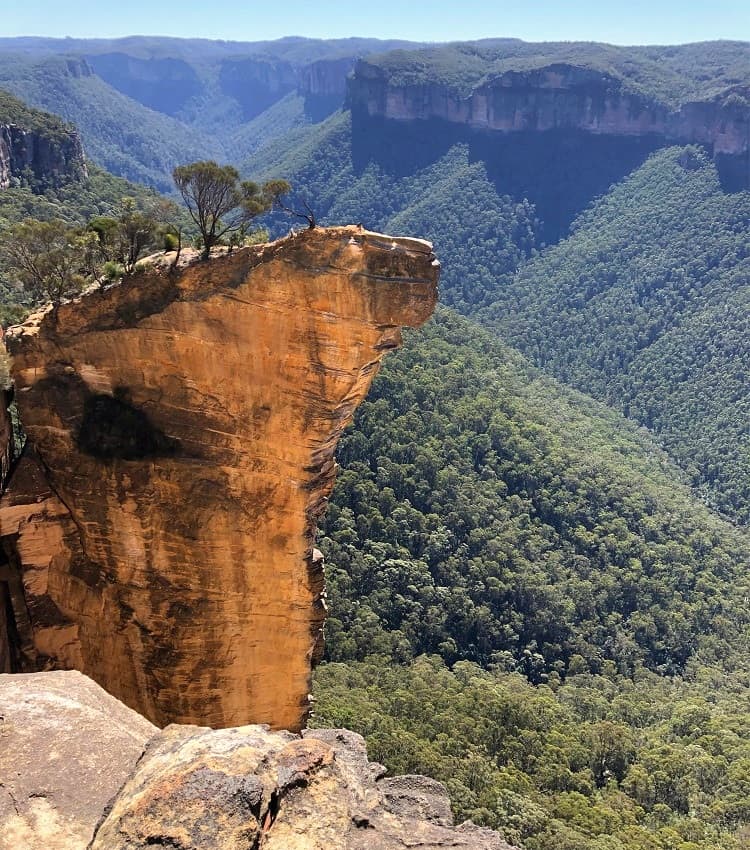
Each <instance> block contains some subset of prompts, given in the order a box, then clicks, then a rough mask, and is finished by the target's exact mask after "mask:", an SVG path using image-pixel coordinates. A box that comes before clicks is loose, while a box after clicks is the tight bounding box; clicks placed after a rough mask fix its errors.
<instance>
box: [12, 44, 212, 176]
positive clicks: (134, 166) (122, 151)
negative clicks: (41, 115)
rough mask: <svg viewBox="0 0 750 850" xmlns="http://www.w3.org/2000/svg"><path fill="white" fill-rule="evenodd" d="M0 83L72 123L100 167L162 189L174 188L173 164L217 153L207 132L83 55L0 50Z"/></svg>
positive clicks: (27, 100)
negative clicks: (36, 55) (29, 56)
mask: <svg viewBox="0 0 750 850" xmlns="http://www.w3.org/2000/svg"><path fill="white" fill-rule="evenodd" d="M0 86H2V87H3V88H6V89H8V90H9V91H10V92H12V93H13V94H14V95H16V97H19V98H21V99H22V100H23V101H25V102H26V103H27V104H30V105H31V106H34V107H36V108H37V109H45V110H49V111H51V112H55V113H57V114H59V115H61V116H62V117H63V118H64V119H65V120H66V121H70V122H72V123H73V124H75V125H76V127H77V128H78V130H79V132H80V134H81V138H82V140H83V145H84V149H85V151H86V153H87V155H88V156H89V157H91V158H92V159H93V160H94V161H95V162H96V163H97V164H99V165H100V166H101V167H102V168H105V169H107V170H108V171H111V172H113V173H115V174H117V175H118V176H120V177H125V178H127V179H129V180H133V181H135V182H138V183H145V184H147V185H150V186H154V187H155V188H157V189H159V190H161V191H171V190H172V188H173V187H172V184H171V179H170V176H169V175H170V174H171V171H172V168H174V166H175V165H179V164H181V163H185V162H190V161H193V160H197V159H205V158H207V157H210V156H218V155H220V153H221V150H220V148H217V146H216V145H214V144H213V143H212V141H211V139H210V137H207V136H205V135H204V134H201V133H199V132H198V131H196V130H193V129H191V128H189V127H187V126H186V125H184V124H182V123H180V122H179V121H176V120H175V119H174V118H170V117H169V116H166V115H162V114H161V113H159V112H155V111H154V110H151V109H148V108H147V107H145V106H142V105H141V104H139V103H137V102H136V101H134V100H132V99H131V98H128V97H126V96H125V95H122V94H120V92H118V91H116V90H115V89H113V88H112V87H111V86H109V85H107V83H105V82H104V81H103V80H102V79H101V78H99V77H98V76H96V75H95V74H94V73H93V72H92V71H91V69H90V67H89V66H88V64H87V63H86V62H85V60H81V59H78V58H74V57H67V58H65V57H51V58H48V59H44V60H41V61H39V62H32V61H25V60H23V59H22V58H21V57H18V56H7V55H6V56H0Z"/></svg>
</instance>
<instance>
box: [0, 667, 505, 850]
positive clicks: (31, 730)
mask: <svg viewBox="0 0 750 850" xmlns="http://www.w3.org/2000/svg"><path fill="white" fill-rule="evenodd" d="M0 741H1V742H2V747H0V850H17V848H21V847H23V848H24V850H84V848H90V850H126V848H127V850H141V848H143V850H145V849H146V848H149V847H179V848H181V850H215V848H217V847H221V848H224V850H259V848H261V847H262V848H263V850H402V848H404V847H411V848H414V850H440V848H452V850H461V849H462V848H464V850H513V849H512V848H509V847H508V845H507V844H505V843H504V842H503V841H502V840H501V838H500V837H499V836H498V835H497V833H494V832H491V831H490V830H487V829H480V828H478V827H476V826H473V825H472V824H470V823H467V824H462V825H461V826H459V827H454V826H453V819H452V817H451V813H450V806H449V802H448V797H447V794H446V791H445V788H444V787H443V786H442V785H441V784H440V783H439V782H435V781H434V780H431V779H426V778H425V777H422V776H404V777H394V778H386V777H385V776H384V774H385V771H384V769H383V768H382V767H381V766H380V765H377V764H371V763H370V762H368V760H367V751H366V749H365V744H364V741H363V739H362V738H361V737H360V736H359V735H355V734H354V733H352V732H348V731H346V730H342V729H326V730H312V731H308V732H306V733H305V734H304V736H302V737H300V736H299V735H294V734H291V733H289V732H271V731H270V730H269V729H268V728H267V727H263V726H244V727H241V728H234V729H224V730H212V729H206V728H199V727H196V726H170V727H168V728H167V729H165V730H164V731H163V732H159V731H158V730H156V729H155V728H154V727H153V726H151V724H150V723H148V722H147V721H145V720H144V719H143V718H141V717H138V715H137V714H135V713H134V712H132V711H130V710H129V709H127V708H125V706H123V705H121V704H119V703H118V702H117V700H115V699H113V698H112V697H110V696H108V695H107V694H106V693H104V692H103V691H102V690H101V688H99V687H98V686H97V685H95V684H94V683H93V682H91V681H90V680H88V679H86V678H85V677H84V676H81V675H80V674H78V673H73V672H57V673H39V674H32V675H28V676H0Z"/></svg>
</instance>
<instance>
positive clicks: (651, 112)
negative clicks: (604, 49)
mask: <svg viewBox="0 0 750 850" xmlns="http://www.w3.org/2000/svg"><path fill="white" fill-rule="evenodd" d="M348 97H349V102H350V103H351V105H352V107H353V108H354V109H355V110H357V109H359V110H362V111H363V112H364V113H366V114H367V115H369V116H371V117H372V116H377V117H379V118H386V119H394V120H398V121H404V120H426V119H431V118H438V119H442V120H445V121H449V122H451V123H459V124H465V125H467V126H470V127H474V128H477V129H483V130H494V131H499V132H504V133H513V132H523V131H535V132H545V131H549V130H579V131H582V132H585V133H591V134H595V135H612V136H657V137H661V138H663V139H664V140H665V141H673V142H680V143H697V144H702V145H705V146H707V147H709V148H710V150H711V151H712V152H713V154H714V155H715V156H717V158H722V157H733V158H739V159H741V160H742V162H745V160H747V157H748V152H749V151H750V89H748V87H747V86H735V87H733V88H729V89H727V90H726V91H723V92H721V93H720V94H718V95H717V96H716V97H714V98H713V99H710V100H705V101H695V102H692V101H691V102H686V103H683V104H682V105H681V106H679V107H678V108H674V107H672V106H670V105H669V104H666V103H662V102H659V101H656V100H652V99H649V98H647V97H645V96H643V95H641V94H638V93H637V92H635V91H631V90H628V89H626V88H625V87H624V86H623V84H622V81H621V80H620V79H618V78H616V77H614V76H612V75H610V74H607V73H605V72H603V71H595V70H592V69H590V68H584V67H579V66H576V65H572V64H569V63H552V64H550V65H547V66H544V67H541V68H534V69H529V70H523V71H521V70H519V71H510V70H509V71H506V72H504V73H502V74H497V75H495V76H493V77H490V78H489V79H484V80H482V81H480V82H479V83H478V84H477V85H475V86H474V87H473V88H472V90H471V91H470V92H468V93H464V92H457V91H454V90H452V89H451V88H449V87H447V86H445V85H441V84H437V83H429V82H428V83H422V82H417V83H413V84H400V83H393V82H391V80H390V78H389V73H388V71H387V70H386V69H384V68H382V67H380V66H379V65H377V64H375V63H372V62H367V61H366V60H361V61H359V62H358V63H357V65H356V68H355V73H354V77H353V78H352V79H351V80H350V83H349V95H348ZM745 165H747V163H746V162H745ZM741 166H742V163H740V165H739V166H738V167H740V168H741ZM749 174H750V173H749ZM746 176H748V175H746Z"/></svg>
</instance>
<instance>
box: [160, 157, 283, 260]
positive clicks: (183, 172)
mask: <svg viewBox="0 0 750 850" xmlns="http://www.w3.org/2000/svg"><path fill="white" fill-rule="evenodd" d="M172 176H173V178H174V182H175V185H176V186H177V189H178V191H179V192H180V194H181V195H182V199H183V201H184V202H185V206H186V207H187V211H188V213H189V215H190V217H191V218H192V219H193V221H194V222H195V225H196V227H197V228H198V230H199V232H200V236H201V240H202V245H203V259H206V260H207V259H208V258H209V256H210V254H211V248H213V247H214V245H217V244H219V243H220V242H221V240H222V238H223V237H225V236H227V237H228V238H231V237H232V236H234V235H237V234H239V236H240V238H244V236H245V233H246V232H247V228H248V227H249V225H250V223H251V222H252V221H253V220H254V219H256V218H257V217H258V216H259V215H261V214H262V213H264V212H268V210H270V209H271V207H272V206H273V205H274V204H275V203H277V202H278V200H279V198H280V197H281V196H282V195H285V194H287V193H288V192H289V191H290V189H291V187H290V185H289V184H288V183H287V182H286V181H285V180H269V181H267V182H266V183H264V184H263V186H260V185H258V184H257V183H253V182H252V181H250V180H245V181H243V182H240V175H239V172H238V171H237V169H236V168H233V167H232V166H231V165H224V166H221V165H218V164H217V163H215V162H213V160H202V161H200V162H193V163H190V164H189V165H180V166H178V167H177V168H175V170H174V172H173V173H172Z"/></svg>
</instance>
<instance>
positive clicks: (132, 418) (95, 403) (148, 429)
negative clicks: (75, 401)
mask: <svg viewBox="0 0 750 850" xmlns="http://www.w3.org/2000/svg"><path fill="white" fill-rule="evenodd" d="M76 445H77V447H78V449H79V451H81V452H82V453H83V454H87V455H90V456H91V457H95V458H99V459H100V460H115V459H118V460H141V459H143V458H147V457H171V456H173V455H176V454H177V453H178V452H179V449H180V441H179V440H176V439H175V438H174V437H169V436H168V435H167V434H165V433H164V432H163V431H162V430H161V429H160V428H157V427H156V426H155V425H154V424H153V423H152V422H151V420H150V419H149V418H148V416H147V415H146V414H145V413H144V412H143V411H142V410H139V409H138V408H137V407H134V406H133V405H132V404H130V403H129V402H127V401H126V400H125V399H124V398H123V396H122V395H121V394H120V395H113V396H110V395H102V394H95V395H91V396H89V397H88V398H87V399H86V400H85V401H84V405H83V419H82V420H81V426H80V428H79V431H78V437H77V439H76Z"/></svg>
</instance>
